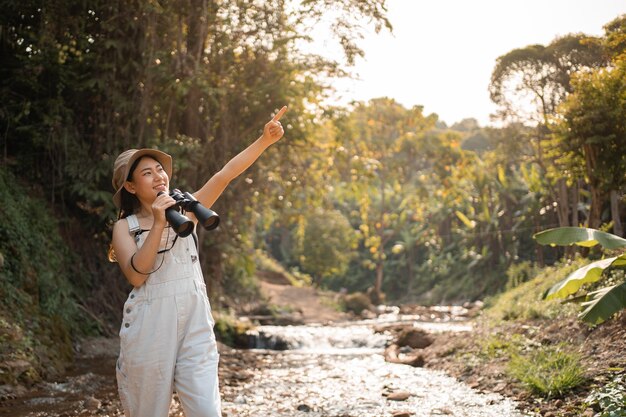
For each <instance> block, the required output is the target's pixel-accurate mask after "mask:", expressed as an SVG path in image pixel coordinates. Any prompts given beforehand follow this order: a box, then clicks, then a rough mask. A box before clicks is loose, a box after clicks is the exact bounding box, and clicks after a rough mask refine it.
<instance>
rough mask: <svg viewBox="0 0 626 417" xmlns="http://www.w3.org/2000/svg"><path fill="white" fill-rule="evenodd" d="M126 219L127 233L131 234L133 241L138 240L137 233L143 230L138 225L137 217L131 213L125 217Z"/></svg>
mask: <svg viewBox="0 0 626 417" xmlns="http://www.w3.org/2000/svg"><path fill="white" fill-rule="evenodd" d="M126 221H127V222H128V233H130V234H131V235H133V237H134V238H135V242H139V235H140V234H141V232H143V230H141V227H140V226H139V220H138V219H137V216H136V215H134V214H131V215H130V216H128V217H126Z"/></svg>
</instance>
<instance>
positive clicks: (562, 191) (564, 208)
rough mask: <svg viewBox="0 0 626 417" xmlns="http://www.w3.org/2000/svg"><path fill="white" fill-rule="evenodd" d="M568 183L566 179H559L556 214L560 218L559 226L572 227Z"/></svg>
mask: <svg viewBox="0 0 626 417" xmlns="http://www.w3.org/2000/svg"><path fill="white" fill-rule="evenodd" d="M567 194H568V190H567V181H566V180H565V178H559V180H558V181H557V206H556V214H557V216H558V218H559V226H560V227H567V226H570V222H569V202H568V201H567V200H568V198H567Z"/></svg>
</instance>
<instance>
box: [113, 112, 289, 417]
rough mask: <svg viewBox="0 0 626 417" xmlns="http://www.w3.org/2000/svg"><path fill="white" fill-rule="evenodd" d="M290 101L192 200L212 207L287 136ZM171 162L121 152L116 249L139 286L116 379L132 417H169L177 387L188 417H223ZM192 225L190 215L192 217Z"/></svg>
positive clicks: (206, 311)
mask: <svg viewBox="0 0 626 417" xmlns="http://www.w3.org/2000/svg"><path fill="white" fill-rule="evenodd" d="M286 111H287V107H283V108H282V109H281V110H280V111H279V112H278V113H277V114H276V116H275V117H274V118H273V119H272V120H270V121H269V122H268V123H267V124H266V125H265V127H264V129H263V135H262V136H261V137H260V138H259V139H257V140H256V141H255V142H254V143H253V144H252V145H250V146H249V147H248V148H246V149H245V150H244V151H242V152H241V153H240V154H239V155H237V156H235V157H234V158H233V159H232V160H230V161H229V162H228V163H227V164H226V165H225V166H224V168H222V170H221V171H220V172H218V173H217V174H215V175H214V176H213V177H211V179H209V180H208V181H207V182H206V184H204V186H202V188H200V190H198V191H197V192H195V193H194V194H193V195H194V197H195V198H196V199H197V200H198V201H199V202H200V203H201V204H203V205H204V206H205V207H211V206H212V205H213V203H215V201H216V200H217V199H218V197H219V196H220V195H221V194H222V192H223V191H224V189H225V188H226V186H227V185H228V184H229V183H230V182H231V181H232V180H233V179H234V178H236V177H237V176H239V175H240V174H241V173H242V172H243V171H245V170H246V169H247V168H248V167H249V166H250V165H252V164H253V163H254V161H255V160H256V159H257V158H258V157H259V156H260V155H261V153H263V151H264V150H265V149H267V147H269V146H270V145H272V144H273V143H275V142H276V141H278V140H279V139H280V138H281V137H282V136H283V134H284V130H283V128H282V126H281V124H280V121H279V120H280V118H281V117H282V115H283V114H284V113H285V112H286ZM171 175H172V158H171V157H170V156H169V155H168V154H166V153H164V152H160V151H157V150H154V149H130V150H127V151H125V152H123V153H122V154H120V155H119V156H118V158H117V160H116V161H115V165H114V170H113V187H114V188H115V190H116V192H115V195H114V196H113V201H114V202H115V204H116V206H117V207H118V208H119V209H120V219H119V220H118V221H117V222H116V223H115V226H114V227H113V242H112V248H113V251H114V256H115V259H116V260H117V262H118V263H119V265H120V268H121V269H122V272H123V273H124V275H125V276H126V278H127V279H128V281H129V282H130V283H131V284H132V285H133V287H134V288H133V290H132V291H131V292H130V295H129V296H128V299H127V301H126V303H125V304H124V318H123V322H122V327H121V330H120V356H119V358H118V361H117V369H116V371H117V382H118V388H119V393H120V398H121V401H122V406H123V407H124V411H125V413H126V416H127V417H161V416H162V417H167V415H168V413H169V407H170V403H171V400H172V394H173V391H174V390H176V392H177V393H178V396H179V398H180V400H181V403H182V406H183V409H184V412H185V416H186V417H217V416H221V411H220V396H219V389H218V381H217V366H218V359H219V354H218V352H217V346H216V343H215V335H214V334H213V324H214V321H213V318H212V316H211V306H210V304H209V300H208V298H207V293H206V286H205V283H204V278H203V277H202V271H201V269H200V263H199V262H198V253H197V249H196V245H195V243H194V239H193V238H192V237H190V236H188V237H186V238H181V237H176V234H175V233H174V231H173V230H171V228H170V227H169V226H168V225H167V221H166V218H165V210H166V209H167V208H168V207H171V206H172V205H174V204H175V200H174V199H173V198H172V197H170V195H169V194H168V192H169V185H170V184H169V181H170V177H171ZM186 215H187V216H188V217H190V218H191V219H192V220H193V221H194V223H197V219H195V218H194V217H193V214H191V213H186Z"/></svg>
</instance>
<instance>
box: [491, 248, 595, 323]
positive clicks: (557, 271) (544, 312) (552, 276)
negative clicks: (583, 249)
mask: <svg viewBox="0 0 626 417" xmlns="http://www.w3.org/2000/svg"><path fill="white" fill-rule="evenodd" d="M584 264H585V260H584V259H576V260H574V261H568V262H567V263H563V264H555V265H554V266H550V267H545V268H542V269H541V270H540V271H539V272H538V273H537V275H536V276H534V277H533V278H532V279H531V280H530V281H527V282H524V283H522V284H520V285H519V286H517V287H515V288H513V289H510V290H508V291H506V292H503V293H501V294H498V295H496V296H494V297H491V298H489V299H488V300H487V301H486V307H487V309H486V312H485V315H486V317H487V318H489V319H491V320H494V321H501V320H507V321H508V320H525V319H556V318H563V317H567V316H569V315H572V314H574V308H573V306H572V305H565V306H563V305H561V303H560V302H558V301H557V300H549V301H547V302H546V301H545V300H543V299H542V298H543V294H544V293H545V292H546V291H547V290H548V289H549V288H551V287H552V286H554V284H555V283H556V282H558V281H561V280H562V279H563V278H564V277H566V276H567V275H569V274H570V273H571V272H572V271H574V270H576V269H578V268H580V267H581V265H584Z"/></svg>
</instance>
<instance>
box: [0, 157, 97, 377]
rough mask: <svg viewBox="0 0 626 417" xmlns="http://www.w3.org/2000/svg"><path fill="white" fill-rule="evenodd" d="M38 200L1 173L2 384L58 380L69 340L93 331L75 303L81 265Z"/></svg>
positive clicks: (68, 353)
mask: <svg viewBox="0 0 626 417" xmlns="http://www.w3.org/2000/svg"><path fill="white" fill-rule="evenodd" d="M40 194H41V192H40V191H39V190H37V189H32V188H29V187H28V186H27V185H25V184H20V182H19V181H18V180H17V179H16V178H15V177H13V176H12V175H11V174H9V173H8V172H6V171H5V170H4V169H0V300H2V301H1V302H0V346H1V347H0V384H11V385H16V384H24V385H30V384H32V383H34V382H36V381H39V380H40V379H41V378H48V377H53V376H55V375H58V374H59V373H60V372H62V371H63V370H64V367H65V365H66V364H67V363H68V362H69V361H70V360H71V359H72V356H73V349H72V337H73V336H74V335H78V334H87V333H93V332H95V331H96V328H95V326H94V323H93V322H92V321H91V320H90V319H88V318H86V315H85V314H84V312H83V311H82V309H81V306H80V304H79V303H78V302H77V300H78V299H79V297H80V294H78V293H77V290H76V288H78V287H79V284H80V280H81V277H80V274H79V269H80V268H79V267H80V260H79V259H78V257H77V256H76V255H75V254H74V253H72V252H71V251H70V249H69V248H68V246H67V245H66V244H65V242H64V241H63V239H62V238H61V233H60V230H59V224H58V223H57V221H56V220H55V219H54V218H53V217H52V215H51V214H50V213H51V212H52V210H51V208H50V207H49V205H48V204H47V202H46V201H45V200H44V199H43V198H41V197H37V195H40Z"/></svg>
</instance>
